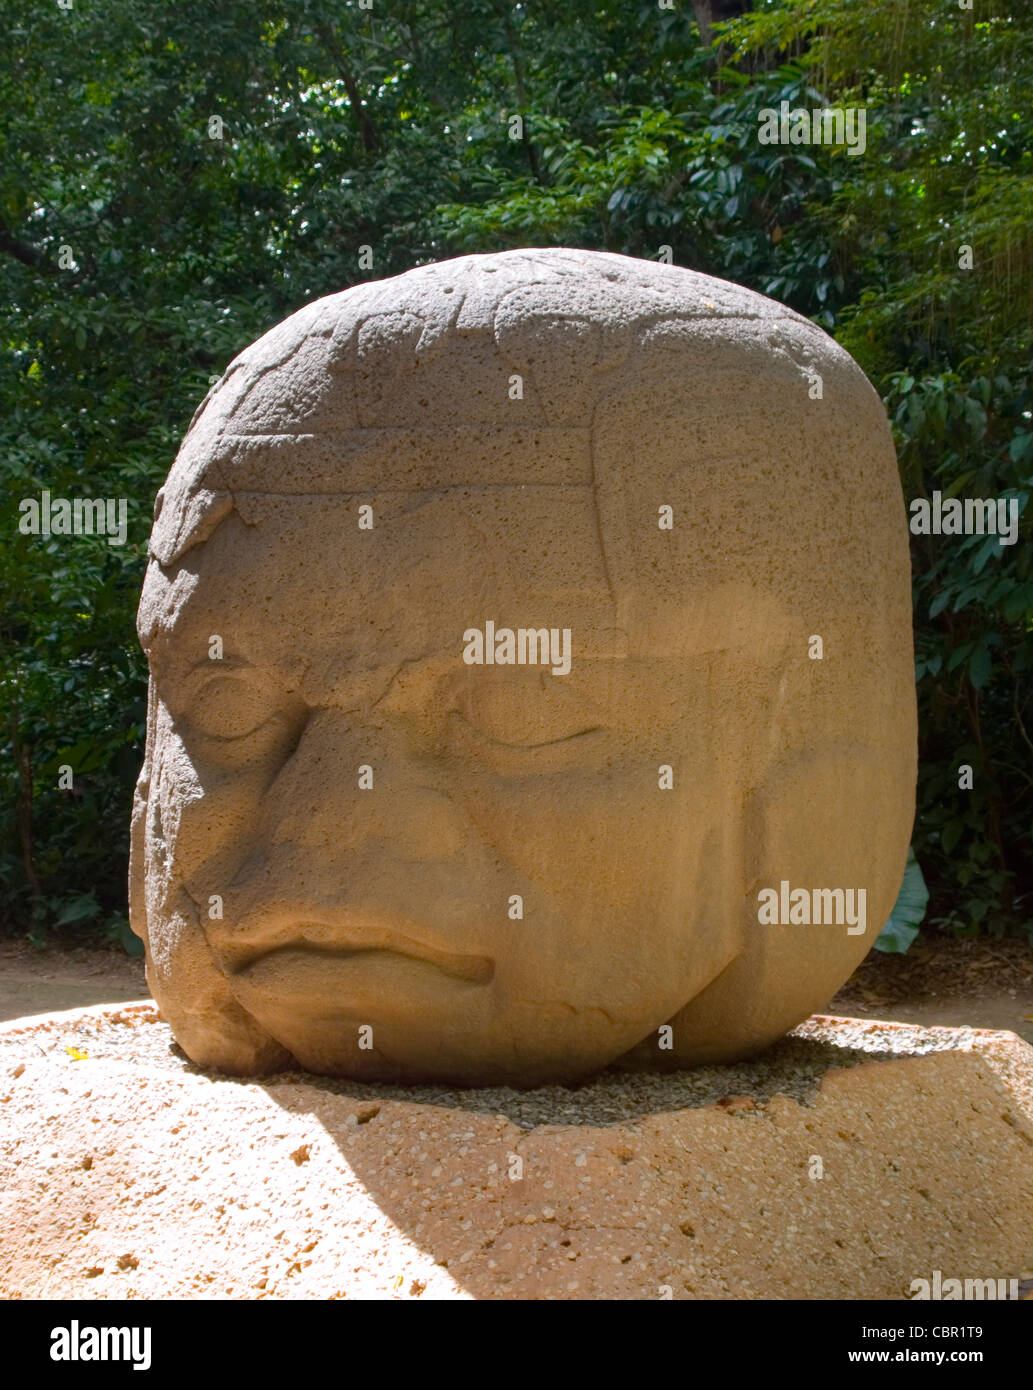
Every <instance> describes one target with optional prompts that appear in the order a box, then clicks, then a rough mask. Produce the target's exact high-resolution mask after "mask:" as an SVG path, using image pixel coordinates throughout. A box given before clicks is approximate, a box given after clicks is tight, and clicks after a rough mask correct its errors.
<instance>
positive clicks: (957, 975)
mask: <svg viewBox="0 0 1033 1390" xmlns="http://www.w3.org/2000/svg"><path fill="white" fill-rule="evenodd" d="M149 993H150V992H149V990H148V988H147V982H146V980H145V979H144V969H143V960H142V959H136V958H133V957H129V956H127V955H125V954H124V953H123V952H122V951H120V950H117V949H104V948H92V949H90V948H86V947H76V948H75V949H73V950H64V951H59V950H49V951H37V950H36V949H35V948H34V947H32V946H30V945H28V943H27V942H24V941H0V1020H4V1019H11V1018H22V1017H24V1016H25V1015H27V1014H40V1013H50V1012H52V1011H54V1010H57V1009H75V1008H79V1007H81V1006H84V1005H87V1004H110V1003H121V1002H122V1001H124V1000H127V999H146V998H148V997H149ZM826 1012H828V1013H835V1014H846V1015H850V1016H854V1017H857V1018H878V1019H887V1020H894V1021H897V1022H901V1023H921V1024H925V1025H926V1026H929V1025H932V1024H967V1025H968V1026H969V1027H970V1028H1007V1029H1010V1030H1011V1031H1012V1032H1014V1033H1018V1034H1019V1036H1020V1037H1023V1038H1025V1039H1026V1041H1027V1042H1031V1043H1033V950H1031V949H1030V947H1029V946H1028V945H1027V944H1026V943H1025V942H1023V941H940V942H938V943H937V945H936V947H935V948H933V947H931V946H919V947H913V948H912V949H911V951H909V952H908V954H907V955H906V956H886V955H882V954H880V953H879V952H875V951H873V952H872V954H871V955H870V956H869V957H868V958H867V960H865V961H864V962H863V963H862V965H861V966H860V967H859V969H858V970H856V971H855V972H854V974H853V976H852V977H851V978H850V980H849V981H848V982H847V983H846V984H845V985H844V986H843V988H842V989H841V990H840V991H839V993H838V994H837V995H836V996H835V998H834V999H832V1000H831V1001H830V1003H829V1004H828V1006H827V1009H826Z"/></svg>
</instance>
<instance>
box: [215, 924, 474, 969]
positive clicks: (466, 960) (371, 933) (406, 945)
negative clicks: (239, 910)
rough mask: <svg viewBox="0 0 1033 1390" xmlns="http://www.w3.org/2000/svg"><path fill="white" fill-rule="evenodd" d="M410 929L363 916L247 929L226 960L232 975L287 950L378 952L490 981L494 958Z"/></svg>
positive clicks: (327, 954) (338, 954) (347, 955)
mask: <svg viewBox="0 0 1033 1390" xmlns="http://www.w3.org/2000/svg"><path fill="white" fill-rule="evenodd" d="M411 930H412V929H411V928H409V924H408V923H406V930H401V929H399V927H398V926H397V925H396V924H395V923H394V922H390V923H389V922H386V921H385V920H384V919H378V918H374V917H369V916H365V915H362V916H356V917H354V918H352V917H348V918H345V919H341V920H335V921H333V922H304V923H293V924H292V925H291V926H290V927H287V928H284V927H277V928H275V929H267V930H265V931H262V930H261V929H259V930H256V931H254V932H249V933H248V937H247V942H246V944H245V943H244V942H241V943H240V945H239V946H233V947H231V948H230V949H229V950H227V951H226V952H225V954H224V959H225V960H226V963H227V965H229V967H230V969H231V971H232V973H233V974H234V975H243V974H246V973H247V972H248V971H249V970H250V969H251V967H252V966H255V965H257V964H258V963H259V962H260V961H264V960H267V959H268V958H269V957H271V956H276V955H280V954H281V953H284V952H290V953H291V954H292V955H297V954H303V955H312V956H321V957H323V958H324V959H326V960H333V961H345V960H350V959H353V958H357V957H360V956H363V955H369V954H374V953H376V954H389V955H395V956H403V957H407V958H408V959H409V960H417V961H422V962H423V963H424V964H426V965H433V966H434V967H435V968H436V969H438V970H440V971H442V972H443V973H444V974H446V975H451V976H453V977H454V978H456V979H458V980H468V981H470V982H471V983H473V984H488V983H489V982H490V980H491V979H492V977H493V976H494V974H495V962H494V960H492V958H491V957H490V956H477V955H464V954H459V953H457V952H454V951H444V950H441V949H440V948H439V947H436V946H429V945H427V943H426V942H424V941H421V940H420V939H419V938H418V937H416V936H414V935H411V934H410V931H411Z"/></svg>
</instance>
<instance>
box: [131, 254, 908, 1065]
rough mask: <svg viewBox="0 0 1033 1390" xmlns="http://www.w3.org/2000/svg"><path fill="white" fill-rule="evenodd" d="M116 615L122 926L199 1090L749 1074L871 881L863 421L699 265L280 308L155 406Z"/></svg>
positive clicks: (395, 290) (557, 261) (890, 496)
mask: <svg viewBox="0 0 1033 1390" xmlns="http://www.w3.org/2000/svg"><path fill="white" fill-rule="evenodd" d="M139 633H140V639H141V641H142V643H143V645H144V647H145V649H146V651H147V654H148V657H149V661H150V670H151V683H150V702H149V714H148V731H147V755H146V762H145V765H144V768H143V771H142V772H141V775H140V781H139V785H138V788H137V795H136V803H135V810H134V817H133V839H132V864H131V874H130V877H131V908H132V921H133V926H134V929H135V930H136V931H137V933H138V934H139V935H140V936H142V937H143V939H144V941H145V942H146V944H147V968H148V980H149V982H150V985H151V989H152V990H153V993H154V996H155V998H156V999H157V1000H158V1002H159V1004H160V1006H161V1008H162V1011H163V1013H164V1015H165V1017H166V1018H167V1019H168V1020H169V1022H170V1024H171V1027H172V1030H173V1032H174V1034H175V1036H176V1038H177V1039H178V1041H179V1043H180V1044H181V1046H182V1047H183V1049H184V1050H185V1051H186V1052H187V1054H188V1055H189V1056H190V1057H191V1058H192V1059H193V1060H194V1061H196V1062H197V1063H199V1064H202V1065H206V1066H211V1067H215V1068H218V1069H221V1070H223V1071H226V1072H230V1073H237V1074H248V1073H256V1072H262V1071H266V1070H271V1069H277V1068H281V1067H285V1066H291V1065H294V1064H298V1065H300V1066H301V1067H304V1068H307V1069H309V1070H312V1071H315V1072H323V1073H329V1074H342V1075H347V1076H353V1077H358V1078H368V1079H383V1080H438V1081H445V1082H450V1083H455V1084H482V1083H483V1084H486V1083H497V1082H506V1081H508V1082H512V1083H515V1084H519V1085H527V1084H536V1083H541V1082H545V1081H565V1080H572V1079H575V1078H577V1077H580V1076H583V1075H585V1074H587V1073H590V1072H591V1071H592V1070H594V1069H596V1068H599V1067H601V1066H603V1065H605V1064H607V1063H610V1062H612V1061H615V1060H616V1059H618V1058H621V1057H622V1056H625V1055H626V1054H630V1056H631V1057H632V1058H634V1059H638V1060H639V1061H641V1062H642V1063H644V1064H645V1065H654V1066H656V1065H672V1064H673V1065H686V1064H692V1063H694V1062H703V1061H718V1060H725V1059H732V1058H736V1057H740V1056H742V1055H745V1054H748V1053H751V1052H754V1051H757V1050H758V1049H760V1048H761V1047H763V1046H764V1045H766V1044H767V1043H769V1042H771V1041H773V1040H774V1039H775V1038H777V1037H778V1036H779V1035H780V1034H782V1033H783V1032H784V1031H786V1030H787V1029H789V1028H791V1027H793V1026H794V1025H795V1024H796V1023H798V1022H799V1021H800V1020H801V1019H803V1018H804V1017H806V1016H807V1015H808V1014H809V1013H810V1012H812V1011H813V1010H815V1009H818V1008H821V1007H822V1006H823V1005H824V1004H825V1003H826V1002H827V1001H828V999H829V998H830V996H831V995H832V994H833V993H834V992H835V990H836V989H837V988H838V986H839V985H840V984H841V983H842V982H843V981H844V980H845V979H846V977H847V976H848V975H849V974H850V972H851V971H852V969H853V968H854V967H855V965H856V964H857V963H858V962H859V961H860V959H861V958H862V957H863V956H864V955H865V954H866V952H867V951H868V950H869V949H870V947H871V945H872V942H873V940H874V938H875V936H876V934H877V933H878V931H879V930H880V928H881V927H882V925H883V923H884V921H885V919H886V918H887V916H888V915H889V912H890V910H891V908H892V905H893V902H894V898H895V895H896V891H897V889H898V887H899V885H900V882H901V877H902V873H903V868H904V861H905V856H906V852H907V845H908V838H909V833H910V829H911V822H912V816H913V811H914V783H915V743H916V730H915V701H914V690H913V666H912V646H911V610H910V585H909V561H908V544H907V527H906V521H905V514H904V505H903V498H902V495H901V489H900V485H899V482H898V477H897V470H896V462H895V456H894V450H893V445H892V441H891V436H890V431H889V428H888V426H887V423H886V419H885V415H884V412H883V409H882V406H881V404H880V401H879V399H878V397H877V395H876V393H875V392H874V391H873V389H872V387H871V386H870V385H869V383H868V381H867V380H866V378H865V376H864V375H863V373H862V372H861V370H860V369H859V368H858V367H857V366H856V364H855V363H854V362H853V361H852V360H851V358H850V357H849V356H848V355H847V354H846V353H845V352H844V351H843V350H842V349H841V348H839V347H837V345H836V344H835V343H834V342H833V341H832V339H830V338H829V337H828V336H826V334H824V333H823V332H821V331H820V330H819V329H818V328H816V327H815V326H814V325H813V324H811V323H810V322H809V321H808V320H806V319H804V318H801V317H800V316H799V315H797V314H795V313H793V312H791V311H790V310H788V309H786V308H784V307H783V306H782V305H780V304H777V303H775V302H774V301H772V300H770V299H765V298H763V297H762V296H760V295H757V294H754V293H752V292H750V291H748V290H745V289H741V288H739V287H737V286H735V285H732V284H728V283H726V282H724V281H720V280H714V279H711V278H708V277H707V276H704V275H699V274H695V273H693V272H691V271H687V270H682V269H680V268H678V267H675V266H665V265H657V264H653V263H650V262H643V261H637V260H633V259H630V258H627V257H624V256H616V255H604V254H598V253H594V252H582V251H570V250H543V251H512V252H507V253H504V254H501V255H489V256H469V257H464V258H462V259H459V260H453V261H448V262H444V263H442V264H437V265H430V266H424V267H421V268H419V269H417V270H413V271H410V272H409V273H408V274H405V275H401V276H398V277H396V278H394V279H391V280H385V281H381V282H378V283H373V284H367V285H360V286H357V287H355V288H353V289H350V290H346V291H345V292H344V293H342V294H336V295H331V296H329V297H328V298H326V299H321V300H319V301H318V302H316V303H314V304H311V305H309V306H308V307H307V308H305V309H302V310H301V311H300V312H298V313H296V314H294V315H292V317H290V318H289V319H287V320H286V321H285V322H284V323H282V324H280V325H279V327H277V328H275V329H273V330H272V331H271V332H270V333H267V334H266V335H265V336H264V337H263V338H261V339H259V341H258V342H256V343H254V344H253V345H252V346H251V347H249V348H248V349H247V350H246V351H245V352H243V353H242V354H241V355H240V356H239V357H238V358H237V359H236V360H235V361H234V362H233V363H232V365H231V366H230V368H229V370H228V371H227V373H226V375H225V376H224V377H223V378H222V380H221V381H220V382H219V384H218V385H217V386H216V387H215V388H214V390H213V391H212V392H210V393H209V396H208V398H207V400H206V401H205V403H204V404H203V405H202V407H201V408H200V410H199V411H198V413H197V415H196V416H195V418H194V420H193V422H192V424H191V427H190V430H189V432H188V434H187V436H186V439H185V440H184V442H183V446H182V448H181V449H180V452H179V454H178V456H177V458H176V461H175V463H174V465H173V467H172V471H171V473H170V474H169V478H168V480H167V482H166V484H165V486H164V487H163V488H162V490H161V492H160V493H159V496H158V503H157V509H156V519H155V525H154V530H153V534H152V538H151V561H150V564H149V567H148V571H147V577H146V581H145V583H144V590H143V598H142V601H141V604H140V615H139ZM805 903H806V910H805V906H804V904H805ZM772 904H774V906H772ZM787 909H788V910H787Z"/></svg>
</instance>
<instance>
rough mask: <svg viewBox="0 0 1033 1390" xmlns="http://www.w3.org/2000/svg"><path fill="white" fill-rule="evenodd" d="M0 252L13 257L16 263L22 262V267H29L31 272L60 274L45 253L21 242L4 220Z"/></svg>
mask: <svg viewBox="0 0 1033 1390" xmlns="http://www.w3.org/2000/svg"><path fill="white" fill-rule="evenodd" d="M0 251H3V252H6V254H7V255H8V256H13V257H14V259H15V260H16V261H21V263H22V265H27V266H28V267H29V269H30V270H38V271H39V272H40V274H41V275H56V274H57V273H58V269H57V266H56V265H55V264H54V262H53V261H52V260H51V259H50V257H49V256H48V255H47V254H46V252H45V251H41V250H40V249H39V247H38V246H32V245H31V244H30V243H29V242H27V241H20V240H19V239H18V238H17V237H16V236H15V235H14V233H13V232H12V231H11V229H10V227H8V225H7V223H6V222H4V221H3V220H0Z"/></svg>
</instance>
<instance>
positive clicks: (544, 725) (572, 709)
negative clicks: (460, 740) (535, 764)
mask: <svg viewBox="0 0 1033 1390" xmlns="http://www.w3.org/2000/svg"><path fill="white" fill-rule="evenodd" d="M561 679H562V678H561V677H553V676H540V677H538V678H537V679H534V680H506V679H498V680H482V681H480V682H479V683H478V684H476V685H473V686H471V687H468V688H467V689H466V690H464V691H462V692H460V693H459V694H458V695H457V697H456V700H455V702H454V705H453V708H452V709H451V710H450V712H449V715H450V719H451V720H453V721H457V722H458V724H459V726H460V727H461V728H462V729H463V730H464V732H466V734H467V736H470V735H471V734H472V735H473V736H475V737H477V738H480V739H482V740H484V741H486V742H488V743H492V744H496V745H498V746H499V747H500V748H512V749H526V750H529V751H530V750H534V749H537V748H550V747H554V746H555V745H557V744H562V743H570V742H571V741H572V740H574V739H577V738H581V737H583V736H587V735H589V734H594V733H599V732H601V729H602V726H601V725H600V724H599V722H598V720H597V719H596V718H595V717H594V716H593V714H592V713H591V712H590V711H588V710H585V709H583V708H581V707H580V706H579V702H578V700H577V698H576V697H575V696H574V695H572V694H568V693H567V692H565V691H563V690H561V689H560V688H559V684H558V682H559V680H561Z"/></svg>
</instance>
